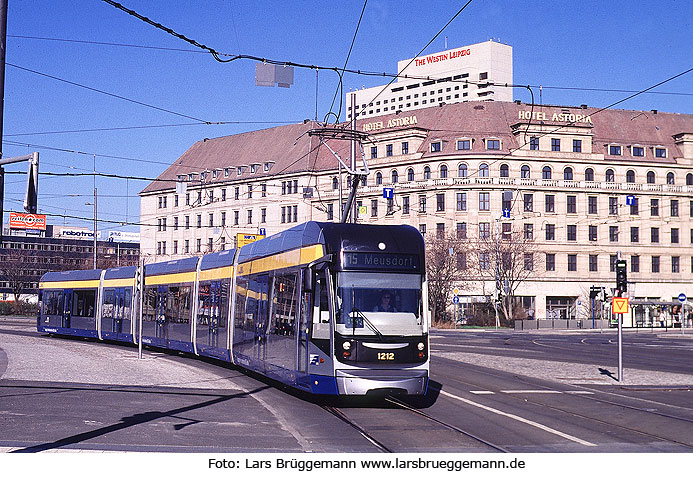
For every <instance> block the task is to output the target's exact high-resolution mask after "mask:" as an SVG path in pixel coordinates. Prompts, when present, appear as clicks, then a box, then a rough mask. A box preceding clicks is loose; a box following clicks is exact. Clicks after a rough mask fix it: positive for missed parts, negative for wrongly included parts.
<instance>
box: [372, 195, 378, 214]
mask: <svg viewBox="0 0 693 478" xmlns="http://www.w3.org/2000/svg"><path fill="white" fill-rule="evenodd" d="M371 217H378V200H377V199H371Z"/></svg>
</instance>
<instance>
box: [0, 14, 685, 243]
mask: <svg viewBox="0 0 693 478" xmlns="http://www.w3.org/2000/svg"><path fill="white" fill-rule="evenodd" d="M121 3H123V4H124V5H125V6H126V7H128V8H130V9H132V10H135V11H137V12H138V13H140V14H142V15H144V16H147V17H149V18H151V19H152V20H154V21H157V22H159V23H162V24H164V25H166V26H168V27H170V28H171V29H173V30H175V31H177V32H179V33H182V34H184V35H186V36H188V37H190V38H192V39H194V40H196V41H198V42H199V43H203V44H206V45H208V46H210V47H212V48H214V49H216V50H217V51H219V52H221V53H229V54H237V53H240V54H246V55H254V56H259V57H265V58H271V59H276V60H286V61H292V62H297V63H306V64H314V65H321V66H328V67H333V66H334V67H341V66H343V64H344V61H345V59H346V55H347V52H348V49H349V45H350V43H351V40H352V38H353V35H354V30H355V28H356V24H357V22H358V19H359V15H360V13H361V9H362V7H363V2H361V1H347V2H328V1H288V2H287V1H257V2H253V1H223V0H209V1H199V2H190V1H183V0H167V1H163V0H151V1H145V0H122V2H121ZM464 3H465V2H461V1H460V2H452V1H425V2H421V1H409V0H401V1H390V0H379V1H376V0H369V1H368V3H367V5H366V9H365V13H364V17H363V20H362V23H361V27H360V29H359V32H358V35H357V37H356V42H355V44H354V49H353V52H352V54H351V58H350V60H349V65H348V67H349V68H353V69H361V70H367V71H384V72H388V73H394V72H395V71H396V66H397V61H398V60H401V59H405V58H411V57H413V56H414V55H416V54H417V53H418V52H419V51H420V50H421V49H422V48H423V47H424V46H425V45H426V44H427V43H428V42H429V41H430V40H431V38H433V36H434V35H435V34H436V33H437V32H438V31H439V30H440V29H441V28H442V27H443V26H444V25H445V24H446V23H447V22H448V20H449V19H450V18H452V16H453V15H454V14H455V13H456V12H457V11H458V10H459V9H460V8H461V7H462V5H464ZM692 18H693V2H690V1H687V0H686V1H676V0H662V1H654V0H652V1H638V2H633V1H619V0H613V1H593V0H572V1H563V0H554V1H538V0H535V1H529V0H528V1H523V0H515V1H506V0H500V1H492V0H473V1H472V2H471V4H470V5H469V6H468V7H467V8H466V9H465V10H464V11H463V12H462V13H461V14H460V15H459V16H458V17H457V18H456V19H455V20H454V21H453V22H452V23H451V24H450V25H449V26H448V27H447V29H446V30H445V31H444V32H443V33H442V34H441V35H440V37H438V39H437V40H435V41H434V42H433V43H432V44H431V46H429V47H428V48H427V49H426V50H425V51H424V54H425V53H432V52H436V51H441V50H443V49H444V45H445V37H447V42H448V43H447V44H448V47H449V48H453V47H457V46H463V45H468V44H472V43H477V42H481V41H486V40H489V39H491V38H493V39H494V40H496V41H500V42H503V43H508V44H509V45H511V46H512V47H513V63H514V80H515V83H517V84H523V85H524V84H528V85H543V86H544V87H545V88H543V89H542V93H541V98H542V101H543V102H544V104H561V105H580V104H583V103H584V104H588V105H590V106H597V107H603V106H607V105H609V104H611V103H613V102H616V101H618V100H620V99H622V98H625V97H627V96H629V93H625V92H595V91H587V90H585V89H613V90H634V91H635V90H641V89H644V88H647V87H649V86H651V85H654V84H656V83H659V82H660V81H663V80H665V79H667V78H670V77H672V76H674V75H677V74H679V73H681V72H683V71H686V70H688V69H690V68H692V67H693V59H692V58H693V57H692V56H691V52H693V34H692V33H691V32H693V24H692V20H691V19H692ZM7 24H8V25H7V34H8V38H7V59H6V61H7V63H8V65H7V68H6V74H5V108H4V136H3V148H2V152H3V157H12V156H20V155H24V154H27V153H30V152H32V151H39V152H40V157H41V160H40V161H41V167H40V170H41V172H55V173H68V172H72V173H85V172H91V171H93V169H94V165H95V166H96V171H97V172H101V173H107V174H115V175H119V176H138V177H151V178H154V177H156V176H157V175H158V174H160V173H161V171H163V170H164V169H165V168H166V167H167V165H169V164H171V163H172V162H173V161H175V159H176V158H178V157H179V156H180V155H181V154H182V153H183V152H184V151H185V150H186V149H188V148H189V147H190V146H191V145H192V144H193V143H194V142H195V141H197V140H200V139H203V138H205V137H218V136H224V135H229V134H235V133H239V132H243V131H248V130H255V129H261V128H267V127H271V126H274V125H277V124H282V123H283V122H298V121H302V120H303V119H305V118H311V119H312V118H314V117H315V104H316V93H315V92H316V74H315V71H313V70H301V69H297V70H296V72H295V78H294V83H295V84H294V85H293V86H292V87H291V88H289V89H284V88H264V87H256V86H255V85H254V71H255V64H254V62H252V61H249V60H238V61H234V62H231V63H223V64H222V63H219V62H217V61H215V60H214V59H213V58H212V56H211V55H209V54H205V53H204V52H201V50H199V49H196V48H195V47H193V46H192V45H189V44H188V43H186V42H184V41H182V40H180V39H177V38H175V37H173V36H171V35H169V34H167V33H165V32H163V31H161V30H158V29H156V28H154V27H152V26H151V25H148V24H146V23H144V22H142V21H140V20H138V19H136V18H133V17H132V16H130V15H127V14H126V13H124V12H122V11H120V10H117V9H116V8H114V7H113V6H111V5H109V4H107V3H105V2H103V1H100V0H73V1H70V2H55V1H48V0H32V1H30V0H9V8H8V21H7ZM28 37H42V38H49V39H50V40H49V39H37V38H28ZM58 40H70V41H58ZM82 42H99V43H112V44H129V45H138V46H148V47H157V49H152V48H135V47H124V46H115V45H104V44H93V43H82ZM159 48H166V49H168V50H163V49H159ZM178 50H186V51H178ZM27 70H33V72H31V71H27ZM39 73H40V74H39ZM41 74H43V75H50V76H52V77H56V78H60V79H62V80H67V81H70V82H73V83H78V84H81V85H84V86H88V87H90V88H94V89H98V90H102V91H104V92H108V93H110V94H113V95H118V96H121V97H124V98H127V99H130V100H134V101H137V102H140V103H146V104H148V105H151V106H155V107H157V108H161V109H165V110H169V112H165V111H161V110H158V109H154V108H151V107H146V106H143V105H140V104H136V103H134V102H132V101H126V100H125V99H119V98H115V97H113V96H108V95H105V94H101V93H97V92H95V91H92V90H88V89H85V88H80V87H77V86H74V85H71V84H68V83H65V82H61V81H59V80H57V79H53V78H49V77H47V76H42V75H41ZM384 83H385V82H384V81H383V79H382V78H380V79H379V78H373V77H367V76H356V75H349V74H347V75H346V76H345V80H344V88H345V91H348V90H349V89H354V88H361V87H364V86H365V87H369V86H376V85H380V84H384ZM556 87H561V88H579V89H570V90H569V89H558V88H556ZM336 88H337V77H336V75H335V74H334V73H331V72H328V71H322V72H320V74H319V78H318V97H317V103H318V118H319V119H322V118H324V116H325V114H326V113H327V112H328V111H329V107H330V103H331V101H332V97H333V95H334V93H335V89H336ZM654 91H656V92H657V94H643V95H640V96H638V97H636V98H633V99H631V100H629V101H627V102H625V103H622V104H620V105H619V106H618V108H622V109H636V110H638V109H643V110H650V109H658V110H660V111H670V112H677V113H687V114H693V72H692V73H689V74H687V75H685V76H682V77H680V78H677V79H675V80H673V81H671V82H669V83H667V84H665V85H662V86H660V87H658V88H657V89H656V90H654ZM514 97H515V99H520V100H523V101H529V100H530V98H529V94H528V93H527V92H526V90H522V89H516V90H515V92H514ZM535 97H536V100H537V101H538V100H539V91H538V88H537V89H535ZM338 99H339V98H338ZM335 109H336V108H335ZM174 113H175V114H174ZM189 117H192V118H196V119H197V120H204V121H209V122H222V121H223V122H234V123H233V124H227V125H201V124H199V121H196V120H195V119H190V118H189ZM343 117H344V115H343V114H342V118H343ZM191 123H198V124H191ZM167 125H177V126H167ZM149 126H157V127H156V128H150V127H149ZM141 127H146V128H141ZM116 128H129V129H116ZM132 128H137V129H132ZM91 129H102V131H83V130H91ZM77 130H78V132H70V131H77ZM63 150H69V151H78V152H80V154H77V153H69V152H65V151H63ZM81 153H83V154H81ZM94 155H96V158H94ZM5 169H6V171H25V170H26V167H25V165H23V164H22V165H13V166H12V165H11V166H7V167H6V168H5ZM25 182H26V178H25V176H24V175H13V174H8V175H6V178H5V202H4V209H5V218H4V220H5V223H6V222H7V217H8V215H7V211H10V210H13V211H19V210H21V208H22V206H21V200H22V199H23V194H24V188H25ZM146 184H147V183H146V182H144V181H137V180H133V179H131V180H125V179H116V178H112V179H110V178H102V177H97V179H96V186H97V188H98V190H99V200H98V203H99V219H103V220H110V221H116V222H123V223H137V222H138V221H139V198H138V196H137V193H138V192H139V191H140V190H142V189H143V188H144V187H145V186H146ZM93 187H94V186H93V178H92V177H91V176H89V177H80V178H68V177H59V176H58V177H55V176H45V175H44V176H42V177H41V178H40V181H39V212H42V213H47V214H54V215H56V216H49V218H48V223H49V224H59V225H62V224H67V225H73V226H85V227H91V219H89V221H84V220H79V219H76V217H84V218H91V217H92V213H93V207H92V206H91V205H85V203H86V202H91V201H92V200H93V198H92V195H93ZM62 216H68V217H65V218H64V217H62ZM99 229H104V230H105V229H119V230H126V231H136V230H137V229H138V227H137V226H132V225H125V226H122V225H119V224H117V223H101V224H100V227H99Z"/></svg>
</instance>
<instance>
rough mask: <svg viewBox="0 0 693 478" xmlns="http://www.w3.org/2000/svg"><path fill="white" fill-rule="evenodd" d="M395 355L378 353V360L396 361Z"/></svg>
mask: <svg viewBox="0 0 693 478" xmlns="http://www.w3.org/2000/svg"><path fill="white" fill-rule="evenodd" d="M394 359H395V354H394V353H393V352H378V360H394Z"/></svg>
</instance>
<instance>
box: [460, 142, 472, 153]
mask: <svg viewBox="0 0 693 478" xmlns="http://www.w3.org/2000/svg"><path fill="white" fill-rule="evenodd" d="M470 149H472V140H471V139H458V140H457V150H458V151H468V150H470Z"/></svg>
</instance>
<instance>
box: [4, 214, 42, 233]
mask: <svg viewBox="0 0 693 478" xmlns="http://www.w3.org/2000/svg"><path fill="white" fill-rule="evenodd" d="M10 228H11V229H38V230H41V231H45V230H46V216H45V215H44V214H24V213H21V212H11V213H10Z"/></svg>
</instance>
